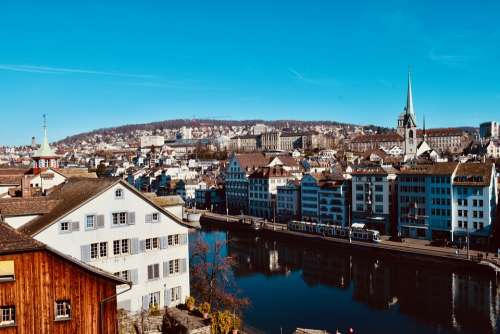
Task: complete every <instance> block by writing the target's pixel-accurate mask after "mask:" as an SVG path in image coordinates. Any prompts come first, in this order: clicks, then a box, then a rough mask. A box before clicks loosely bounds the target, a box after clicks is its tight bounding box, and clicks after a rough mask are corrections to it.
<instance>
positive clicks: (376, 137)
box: [351, 133, 403, 143]
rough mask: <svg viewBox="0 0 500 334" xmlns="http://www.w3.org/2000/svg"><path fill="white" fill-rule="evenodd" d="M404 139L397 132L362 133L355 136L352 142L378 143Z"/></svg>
mask: <svg viewBox="0 0 500 334" xmlns="http://www.w3.org/2000/svg"><path fill="white" fill-rule="evenodd" d="M400 141H403V137H401V136H400V135H399V134H397V133H384V134H373V135H360V136H357V137H355V138H354V139H353V140H352V141H351V143H378V142H400Z"/></svg>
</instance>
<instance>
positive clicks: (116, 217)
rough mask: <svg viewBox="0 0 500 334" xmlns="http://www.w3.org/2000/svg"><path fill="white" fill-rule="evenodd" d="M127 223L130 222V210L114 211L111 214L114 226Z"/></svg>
mask: <svg viewBox="0 0 500 334" xmlns="http://www.w3.org/2000/svg"><path fill="white" fill-rule="evenodd" d="M122 215H123V216H122ZM122 218H123V219H122ZM127 223H128V212H126V211H120V212H113V213H112V214H111V225H112V226H125V225H127Z"/></svg>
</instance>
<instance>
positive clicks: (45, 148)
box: [33, 114, 56, 158]
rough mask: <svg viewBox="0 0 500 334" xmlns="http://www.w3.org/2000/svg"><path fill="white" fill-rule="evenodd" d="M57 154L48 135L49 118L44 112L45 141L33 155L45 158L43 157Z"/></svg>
mask: <svg viewBox="0 0 500 334" xmlns="http://www.w3.org/2000/svg"><path fill="white" fill-rule="evenodd" d="M55 156H56V154H55V153H54V150H52V148H51V147H50V145H49V138H48V136H47V118H46V116H45V114H43V141H42V144H41V145H40V148H39V149H38V150H37V151H36V152H35V154H34V155H33V157H37V158H43V157H55Z"/></svg>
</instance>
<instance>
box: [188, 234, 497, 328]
mask: <svg viewBox="0 0 500 334" xmlns="http://www.w3.org/2000/svg"><path fill="white" fill-rule="evenodd" d="M197 238H202V239H204V240H205V241H206V242H207V243H209V244H214V243H215V242H216V241H217V240H225V241H227V243H226V245H225V249H224V252H225V254H228V255H230V256H233V257H235V258H236V259H237V262H238V265H237V266H236V267H235V268H234V270H233V273H232V275H231V279H233V280H234V281H235V284H236V285H237V286H238V288H239V290H240V292H241V295H242V296H244V297H247V298H249V299H250V300H251V305H250V306H249V307H248V308H247V309H245V311H244V321H245V323H246V324H248V325H249V326H251V327H253V328H256V329H258V330H259V331H261V332H263V333H280V332H281V331H282V333H285V334H288V333H291V332H292V331H293V330H294V329H295V328H297V327H302V328H314V329H323V330H327V331H329V332H333V333H335V330H336V329H339V330H340V331H341V332H342V333H347V329H348V328H349V327H353V328H354V330H355V333H419V334H420V333H440V334H445V333H471V334H472V333H500V331H499V330H498V328H499V326H498V318H499V317H498V315H499V295H500V294H499V290H498V288H497V285H496V280H495V275H494V274H487V273H481V274H480V273H473V272H467V271H463V270H457V269H454V270H452V269H451V268H447V266H446V265H440V266H436V265H422V264H412V263H407V261H406V262H401V261H398V260H397V259H394V258H393V257H390V258H383V257H380V256H378V257H376V256H374V255H372V254H370V252H369V251H364V252H359V251H357V252H349V251H347V250H345V249H337V248H336V247H335V246H329V247H328V248H325V247H324V246H315V245H311V244H307V245H306V244H300V243H297V242H292V241H283V240H275V239H273V238H271V237H269V236H266V237H263V236H256V235H254V234H251V233H250V232H237V231H224V230H217V229H207V228H204V229H203V230H201V231H197V232H194V233H192V234H191V235H190V241H191V243H193V242H194V240H196V239H197ZM469 271H470V270H469Z"/></svg>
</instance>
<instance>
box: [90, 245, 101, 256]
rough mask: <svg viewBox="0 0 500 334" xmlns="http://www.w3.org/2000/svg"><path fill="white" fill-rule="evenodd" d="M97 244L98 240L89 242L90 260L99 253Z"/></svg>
mask: <svg viewBox="0 0 500 334" xmlns="http://www.w3.org/2000/svg"><path fill="white" fill-rule="evenodd" d="M98 246H99V243H98V242H95V243H93V244H90V258H91V259H92V260H95V259H97V258H98V257H99V255H98V254H99V253H97V249H98Z"/></svg>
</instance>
